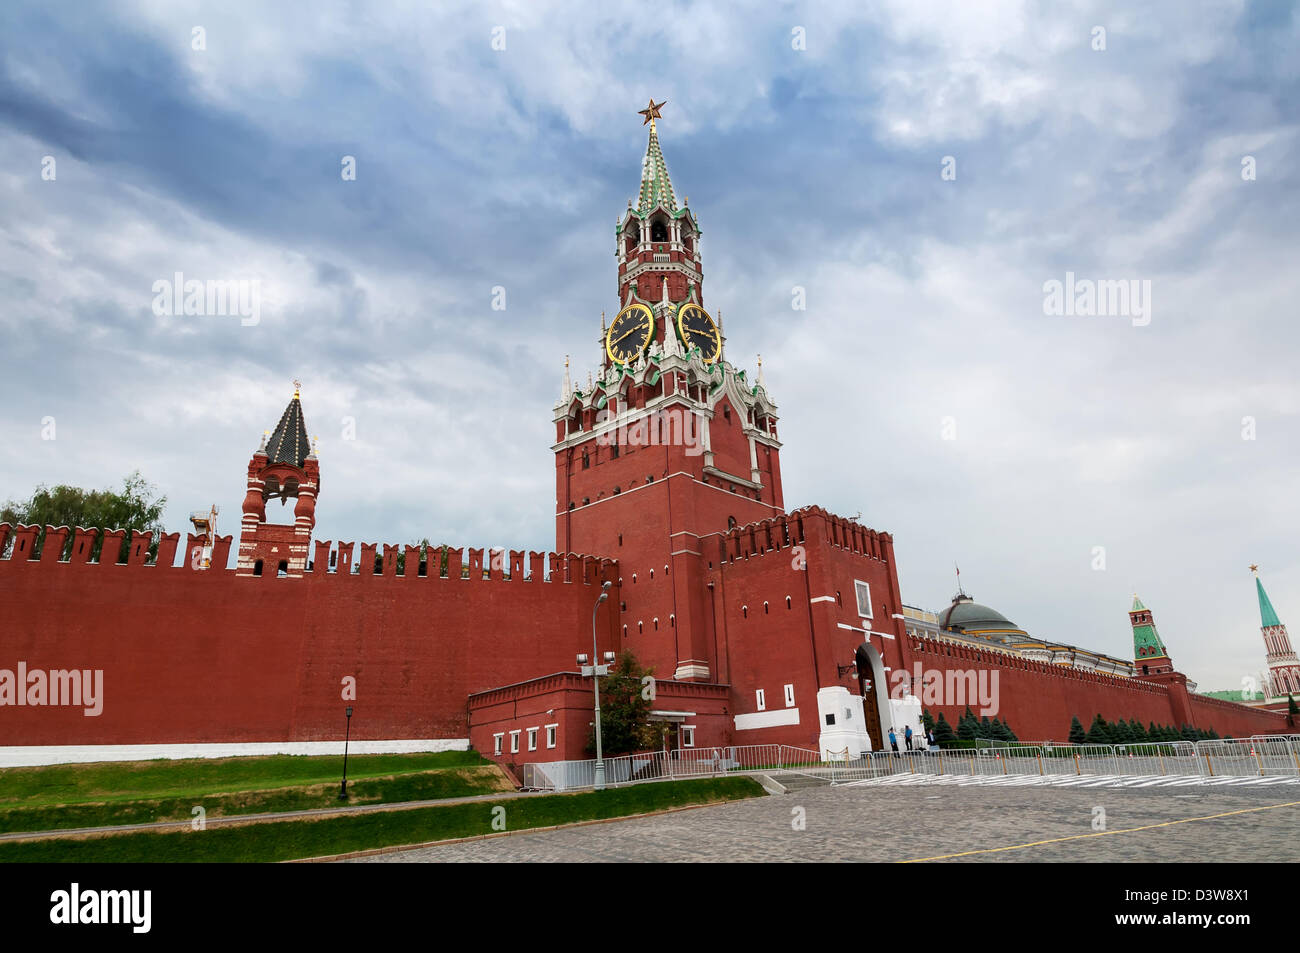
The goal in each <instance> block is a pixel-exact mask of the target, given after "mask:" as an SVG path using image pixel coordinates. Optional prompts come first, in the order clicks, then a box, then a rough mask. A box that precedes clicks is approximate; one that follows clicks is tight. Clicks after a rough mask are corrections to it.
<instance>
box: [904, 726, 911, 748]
mask: <svg viewBox="0 0 1300 953" xmlns="http://www.w3.org/2000/svg"><path fill="white" fill-rule="evenodd" d="M903 744H905V745H907V750H908V751H911V750H912V726H911V725H908V726H906V727H905V728H904V729H903Z"/></svg>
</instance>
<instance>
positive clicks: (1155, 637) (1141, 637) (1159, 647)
mask: <svg viewBox="0 0 1300 953" xmlns="http://www.w3.org/2000/svg"><path fill="white" fill-rule="evenodd" d="M1147 611H1148V610H1147V607H1146V606H1144V605H1143V604H1142V600H1141V599H1139V598H1138V597H1137V594H1136V593H1134V595H1133V608H1132V609H1130V610H1129V612H1130V613H1134V612H1147ZM1148 618H1150V619H1151V621H1150V622H1141V623H1136V622H1135V623H1134V624H1133V658H1134V659H1136V660H1137V661H1139V662H1141V661H1143V660H1144V659H1153V658H1168V657H1169V653H1168V652H1167V651H1165V644H1164V642H1162V641H1160V633H1159V632H1158V631H1156V623H1155V618H1154V617H1153V616H1148Z"/></svg>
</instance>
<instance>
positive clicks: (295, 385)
mask: <svg viewBox="0 0 1300 953" xmlns="http://www.w3.org/2000/svg"><path fill="white" fill-rule="evenodd" d="M301 390H302V381H300V380H297V379H296V378H295V379H294V382H293V399H294V400H297V399H298V393H299V391H301Z"/></svg>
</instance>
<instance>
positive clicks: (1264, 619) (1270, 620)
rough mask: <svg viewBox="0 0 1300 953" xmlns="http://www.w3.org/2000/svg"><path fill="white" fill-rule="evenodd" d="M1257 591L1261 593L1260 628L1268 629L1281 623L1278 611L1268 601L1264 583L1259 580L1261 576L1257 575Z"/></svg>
mask: <svg viewBox="0 0 1300 953" xmlns="http://www.w3.org/2000/svg"><path fill="white" fill-rule="evenodd" d="M1255 591H1256V593H1257V594H1258V595H1259V625H1260V628H1263V629H1267V628H1269V627H1270V626H1275V625H1281V624H1282V623H1281V621H1279V620H1278V617H1277V613H1276V612H1274V611H1273V603H1271V602H1269V601H1268V593H1267V592H1265V591H1264V584H1263V583H1262V582H1260V581H1259V576H1256V577H1255Z"/></svg>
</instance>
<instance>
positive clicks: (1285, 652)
mask: <svg viewBox="0 0 1300 953" xmlns="http://www.w3.org/2000/svg"><path fill="white" fill-rule="evenodd" d="M1250 571H1251V572H1252V573H1254V575H1255V594H1256V595H1257V596H1258V597H1259V631H1260V632H1261V633H1263V635H1264V649H1265V651H1266V652H1267V653H1268V684H1267V685H1266V686H1265V687H1264V691H1265V693H1266V694H1267V697H1268V699H1269V701H1273V700H1275V699H1280V700H1283V701H1285V700H1286V697H1287V696H1288V695H1300V659H1297V658H1296V654H1295V650H1294V649H1293V648H1291V638H1290V636H1288V635H1287V633H1286V626H1285V625H1283V624H1282V621H1281V620H1280V619H1279V618H1278V617H1277V612H1276V611H1275V610H1274V609H1273V603H1272V602H1270V601H1269V598H1268V593H1267V592H1265V591H1264V583H1263V582H1261V581H1260V578H1259V567H1258V566H1251V567H1250Z"/></svg>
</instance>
